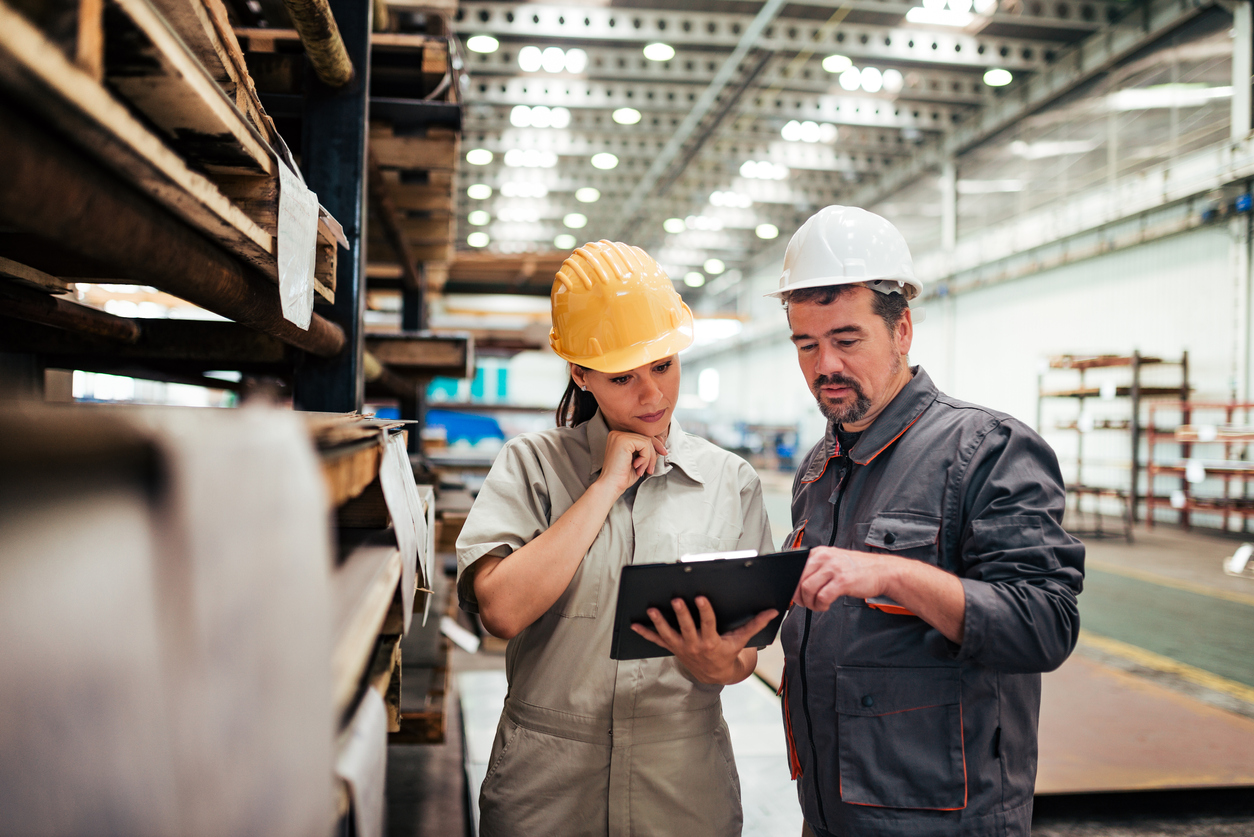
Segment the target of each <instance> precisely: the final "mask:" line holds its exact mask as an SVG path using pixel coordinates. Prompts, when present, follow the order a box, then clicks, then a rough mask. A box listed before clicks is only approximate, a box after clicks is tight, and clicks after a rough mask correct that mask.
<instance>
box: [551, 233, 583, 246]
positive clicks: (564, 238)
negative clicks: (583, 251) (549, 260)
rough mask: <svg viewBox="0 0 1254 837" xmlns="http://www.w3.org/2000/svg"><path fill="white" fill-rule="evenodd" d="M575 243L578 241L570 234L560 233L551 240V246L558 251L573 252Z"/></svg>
mask: <svg viewBox="0 0 1254 837" xmlns="http://www.w3.org/2000/svg"><path fill="white" fill-rule="evenodd" d="M577 243H578V239H576V238H575V237H574V236H573V235H571V234H570V233H562V234H561V235H559V236H557V237H556V238H554V239H553V246H554V247H556V248H557V249H559V250H574V249H575V245H576V244H577Z"/></svg>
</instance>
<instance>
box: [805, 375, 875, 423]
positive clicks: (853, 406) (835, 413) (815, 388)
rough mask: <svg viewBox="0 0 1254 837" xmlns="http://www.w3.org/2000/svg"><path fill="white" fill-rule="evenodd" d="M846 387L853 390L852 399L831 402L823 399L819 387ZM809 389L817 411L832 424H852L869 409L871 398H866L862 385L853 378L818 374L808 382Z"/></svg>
mask: <svg viewBox="0 0 1254 837" xmlns="http://www.w3.org/2000/svg"><path fill="white" fill-rule="evenodd" d="M825 386H827V387H830V386H838V387H848V388H849V389H850V390H851V391H852V392H853V401H850V402H847V403H842V404H833V403H832V402H830V401H826V400H824V398H823V396H822V390H821V389H820V388H821V387H825ZM810 388H811V391H812V392H813V393H814V399H815V400H816V401H817V402H818V404H819V412H821V413H822V414H823V415H824V416H825V417H826V418H827V420H828V421H830V422H831V423H832V424H837V425H840V424H852V423H853V422H856V421H858V419H860V418H862V417H863V416H865V415H866V414H867V411H868V410H870V409H871V399H870V398H867V395H866V393H865V392H863V391H862V387H860V386H859V385H858V382H857V381H855V380H854V379H853V378H846V377H845V376H844V375H819V376H818V377H817V378H815V379H814V381H813V382H812V383H811V384H810Z"/></svg>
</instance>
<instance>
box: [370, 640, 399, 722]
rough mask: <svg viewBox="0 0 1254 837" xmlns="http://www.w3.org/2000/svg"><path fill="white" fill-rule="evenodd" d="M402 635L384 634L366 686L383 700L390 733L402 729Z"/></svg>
mask: <svg viewBox="0 0 1254 837" xmlns="http://www.w3.org/2000/svg"><path fill="white" fill-rule="evenodd" d="M403 673H404V672H403V671H402V669H401V635H400V634H383V635H381V636H380V637H379V642H378V645H376V646H375V651H374V656H373V657H372V658H371V660H370V667H369V668H368V669H367V670H366V684H367V685H368V686H369V687H370V688H372V689H374V690H375V691H376V692H378V693H379V696H380V697H382V698H383V706H384V708H385V709H387V713H388V732H390V733H391V732H400V729H401V676H402V675H403Z"/></svg>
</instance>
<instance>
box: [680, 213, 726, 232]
mask: <svg viewBox="0 0 1254 837" xmlns="http://www.w3.org/2000/svg"><path fill="white" fill-rule="evenodd" d="M684 226H685V227H687V228H688V229H690V230H702V231H707V232H718V231H719V230H721V229H722V228H723V222H722V221H721V220H719V219H718V218H711V217H710V216H708V215H689V216H688V217H687V218H685V219H684Z"/></svg>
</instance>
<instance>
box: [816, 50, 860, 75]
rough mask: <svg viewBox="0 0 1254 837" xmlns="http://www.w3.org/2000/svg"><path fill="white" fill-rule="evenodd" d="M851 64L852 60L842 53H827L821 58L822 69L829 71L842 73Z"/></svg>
mask: <svg viewBox="0 0 1254 837" xmlns="http://www.w3.org/2000/svg"><path fill="white" fill-rule="evenodd" d="M852 66H853V62H852V61H850V60H849V59H848V58H846V57H845V56H843V55H829V56H827V57H826V58H824V59H823V69H824V70H827V72H829V73H833V74H837V73H843V72H844V71H845V70H848V69H849V68H850V67H852Z"/></svg>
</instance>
